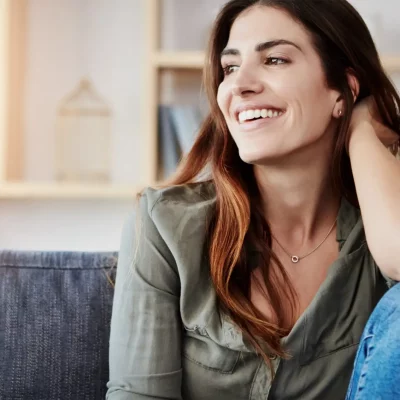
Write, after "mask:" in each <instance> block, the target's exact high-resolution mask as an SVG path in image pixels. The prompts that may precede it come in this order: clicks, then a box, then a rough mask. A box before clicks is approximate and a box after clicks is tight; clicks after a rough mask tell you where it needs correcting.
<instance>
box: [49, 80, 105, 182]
mask: <svg viewBox="0 0 400 400" xmlns="http://www.w3.org/2000/svg"><path fill="white" fill-rule="evenodd" d="M56 135H57V137H56V147H57V149H56V169H57V171H56V176H57V179H58V180H61V181H70V182H79V181H80V182H82V181H85V182H88V181H91V182H106V181H108V180H109V179H110V163H111V156H110V151H111V148H110V145H111V143H110V142H111V111H110V109H109V108H108V106H107V104H106V103H105V101H103V99H102V98H101V97H100V96H99V95H98V94H97V93H96V91H95V89H94V88H93V85H92V84H91V83H90V82H89V80H87V79H82V80H81V82H80V83H79V85H78V87H77V89H76V90H75V91H74V92H73V93H71V94H70V95H69V96H67V98H66V99H65V100H63V101H62V103H61V105H60V107H59V110H58V115H57V128H56Z"/></svg>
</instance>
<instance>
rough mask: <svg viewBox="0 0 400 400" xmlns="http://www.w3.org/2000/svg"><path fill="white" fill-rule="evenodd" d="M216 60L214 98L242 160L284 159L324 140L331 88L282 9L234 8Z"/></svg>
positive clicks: (332, 119)
mask: <svg viewBox="0 0 400 400" xmlns="http://www.w3.org/2000/svg"><path fill="white" fill-rule="evenodd" d="M221 65H222V67H223V68H224V80H223V81H222V82H221V84H220V86H219V88H218V99H217V100H218V104H219V107H220V109H221V111H222V113H223V115H224V117H225V120H226V123H227V126H228V128H229V130H230V132H231V135H232V137H233V139H234V141H235V142H236V145H237V146H238V149H239V153H240V157H241V158H242V160H243V161H245V162H247V163H252V164H267V163H271V162H272V163H274V162H277V161H279V160H281V159H282V157H285V156H286V157H285V160H287V159H288V158H287V156H289V155H293V154H295V153H299V154H300V153H301V152H303V153H304V154H310V152H309V151H304V150H307V149H308V150H309V149H315V150H317V149H318V148H319V147H318V146H319V144H321V143H323V142H326V139H327V135H329V137H330V138H331V140H332V138H333V131H334V129H335V126H336V125H337V120H336V118H337V113H338V110H339V109H340V107H339V106H340V104H339V103H338V102H337V100H338V98H339V93H338V92H337V91H335V90H332V89H329V88H328V87H327V84H326V82H325V75H324V72H323V69H322V65H321V60H320V58H319V55H318V53H317V52H316V51H315V50H314V48H313V46H312V43H311V37H310V36H309V34H308V32H307V31H306V30H305V28H303V26H302V25H300V24H299V23H298V22H296V21H294V20H293V19H292V18H291V17H290V16H289V15H288V14H286V13H285V12H284V11H281V10H278V9H274V8H271V7H266V6H255V7H251V8H250V9H247V10H246V11H244V12H243V13H242V14H241V15H239V17H238V18H237V19H236V20H235V21H234V23H233V25H232V28H231V31H230V35H229V40H228V44H227V46H226V48H225V49H224V51H223V52H222V55H221ZM323 136H324V139H323V140H321V138H322V137H323ZM325 144H326V143H325ZM325 147H326V146H325Z"/></svg>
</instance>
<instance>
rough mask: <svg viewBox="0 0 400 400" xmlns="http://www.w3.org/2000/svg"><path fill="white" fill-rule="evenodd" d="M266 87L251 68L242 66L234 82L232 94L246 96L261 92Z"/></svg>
mask: <svg viewBox="0 0 400 400" xmlns="http://www.w3.org/2000/svg"><path fill="white" fill-rule="evenodd" d="M263 89H264V84H263V82H262V80H261V79H260V78H259V77H257V75H256V74H255V73H254V72H252V71H251V70H249V69H248V67H247V69H246V70H245V69H244V68H243V67H240V68H239V70H238V71H237V73H236V76H235V80H234V82H233V83H232V94H233V95H235V96H242V97H243V96H246V95H249V94H258V93H261V92H262V91H263Z"/></svg>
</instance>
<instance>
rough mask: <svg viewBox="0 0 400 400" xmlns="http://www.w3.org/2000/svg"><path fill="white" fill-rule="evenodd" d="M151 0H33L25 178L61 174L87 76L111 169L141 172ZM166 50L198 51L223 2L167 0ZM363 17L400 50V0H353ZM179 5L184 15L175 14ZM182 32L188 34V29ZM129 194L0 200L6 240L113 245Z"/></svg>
mask: <svg viewBox="0 0 400 400" xmlns="http://www.w3.org/2000/svg"><path fill="white" fill-rule="evenodd" d="M145 1H146V0H29V17H28V54H27V56H28V57H27V58H28V63H27V71H26V73H27V80H26V103H25V115H23V118H24V123H25V133H26V141H27V149H28V151H27V153H26V160H25V161H26V165H27V168H26V171H25V173H26V177H27V178H28V179H30V180H51V179H53V175H54V168H53V166H54V159H53V146H54V115H55V108H56V106H57V104H58V101H59V100H60V99H61V98H62V97H63V96H64V95H66V94H68V93H69V92H70V91H71V90H72V89H73V88H74V87H75V85H76V84H77V82H78V80H79V79H80V78H81V77H82V75H85V74H89V76H90V77H91V78H92V80H93V82H94V84H95V85H96V87H97V89H98V91H99V92H100V93H101V94H102V95H104V97H105V98H106V99H107V100H108V101H109V102H110V103H111V104H112V105H113V111H114V119H113V129H114V141H113V146H112V149H111V151H112V154H113V157H112V158H113V165H112V177H113V180H114V181H115V182H131V181H135V178H136V177H137V176H138V174H140V165H141V156H142V155H141V151H140V139H141V135H142V132H141V129H140V126H141V119H140V101H141V93H143V90H146V87H145V86H144V85H143V82H144V79H143V77H144V71H145V70H144V68H145V65H143V63H142V62H141V59H142V55H143V53H144V48H145V47H144V46H145V45H146V38H144V37H143V34H142V32H143V31H144V24H145V23H146V19H145V18H144V17H143V8H142V6H143V4H144V2H145ZM163 2H164V7H165V14H164V15H166V16H168V20H167V23H165V24H163V35H162V43H163V47H164V48H168V49H191V48H194V49H200V48H202V46H203V45H204V43H205V38H206V36H207V32H208V29H209V28H210V24H209V23H207V22H205V21H209V20H210V19H211V18H213V17H214V16H215V14H216V12H217V9H218V7H219V6H220V5H221V4H223V3H224V2H225V1H224V0H218V1H217V0H202V1H201V2H199V1H197V0H163ZM351 3H352V4H354V5H355V6H356V7H357V8H358V9H359V10H360V12H361V14H362V15H364V16H365V17H369V16H370V15H371V14H374V13H379V14H380V15H381V18H382V20H381V27H382V39H381V40H379V43H378V46H379V49H380V50H381V51H382V52H388V53H398V54H400V44H399V41H398V37H399V35H400V28H399V24H398V21H399V17H398V15H399V13H400V5H399V3H398V0H383V1H380V2H377V1H375V0H351ZM178 13H179V15H180V16H179V17H178ZM183 33H184V34H183ZM132 210H133V204H132V201H129V200H126V201H110V200H109V201H93V200H82V201H66V200H65V201H39V200H36V201H28V200H17V201H9V200H7V201H5V200H2V201H0V247H1V248H14V249H15V248H18V249H49V250H50V249H51V250H57V249H63V250H116V249H118V247H119V240H120V232H121V228H122V224H123V221H124V220H125V218H126V217H127V215H128V214H129V213H130V212H132Z"/></svg>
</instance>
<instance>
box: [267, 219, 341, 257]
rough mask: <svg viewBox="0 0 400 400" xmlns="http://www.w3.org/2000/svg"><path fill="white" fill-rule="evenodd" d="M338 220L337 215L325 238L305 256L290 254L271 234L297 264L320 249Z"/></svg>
mask: <svg viewBox="0 0 400 400" xmlns="http://www.w3.org/2000/svg"><path fill="white" fill-rule="evenodd" d="M336 222H337V217H336V219H335V222H334V223H333V225H332V226H331V228H330V229H329V232H328V233H327V235H326V236H325V237H324V240H323V241H322V242H321V243H320V244H319V245H318V246H317V247H316V248H315V249H313V250H311V251H310V252H309V253H307V254H305V255H304V256H295V255H292V254H290V253H289V252H288V251H287V250H286V249H285V248H284V247H283V246H282V245H281V244H280V243H279V241H278V239H277V238H276V237H275V236H274V235H273V234H272V233H271V236H272V237H273V238H274V239H275V241H276V243H278V245H279V246H280V247H281V248H282V250H283V251H284V252H285V253H286V254H287V255H288V256H289V257H290V259H291V260H292V263H295V264H297V263H298V262H299V261H300V260H302V259H303V258H306V257H308V256H309V255H310V254H312V253H314V251H316V250H318V249H319V248H320V247H321V246H322V244H323V243H324V242H325V240H326V239H328V236H329V234H330V233H331V232H332V229H333V228H334V226H335V225H336Z"/></svg>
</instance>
